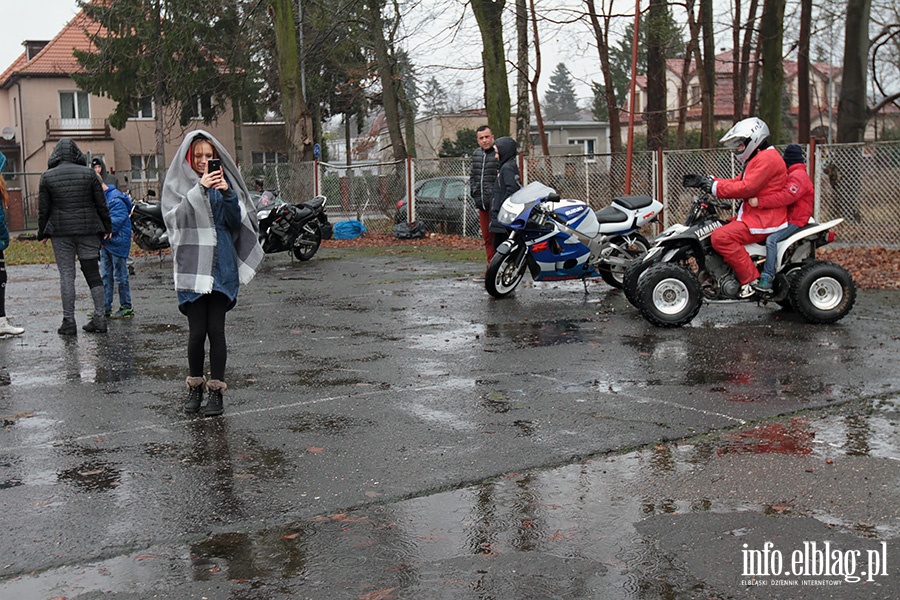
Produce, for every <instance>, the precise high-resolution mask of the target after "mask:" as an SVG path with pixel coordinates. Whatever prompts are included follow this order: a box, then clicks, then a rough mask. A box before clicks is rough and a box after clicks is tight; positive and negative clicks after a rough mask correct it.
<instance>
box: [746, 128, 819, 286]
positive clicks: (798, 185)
mask: <svg viewBox="0 0 900 600" xmlns="http://www.w3.org/2000/svg"><path fill="white" fill-rule="evenodd" d="M784 164H785V165H786V166H787V184H786V185H785V187H784V189H783V190H781V191H780V192H779V193H777V194H773V195H771V196H760V197H759V198H750V200H749V202H750V206H759V207H760V208H772V207H777V206H787V207H788V222H787V227H785V228H784V229H779V230H778V231H776V232H775V233H773V234H771V235H770V236H769V237H767V238H766V263H765V266H764V267H763V272H762V274H761V275H760V276H759V280H758V281H757V283H756V285H754V286H753V287H754V289H756V291H758V292H762V293H769V292H771V291H772V281H773V280H774V279H775V260H776V259H777V256H778V242H780V241H782V240H786V239H787V238H789V237H790V236H791V235H792V234H793V233H794V232H795V231H797V230H798V229H800V228H801V227H803V226H804V225H806V224H807V223H809V219H810V217H812V214H813V204H814V202H815V190H814V189H813V182H812V180H811V179H810V178H809V175H807V173H806V163H805V162H804V160H803V149H802V148H801V147H800V146H798V145H797V144H790V145H789V146H788V147H787V148H785V149H784Z"/></svg>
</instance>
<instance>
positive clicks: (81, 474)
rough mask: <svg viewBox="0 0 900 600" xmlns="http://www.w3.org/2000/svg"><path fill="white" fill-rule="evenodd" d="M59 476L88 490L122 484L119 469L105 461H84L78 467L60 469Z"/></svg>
mask: <svg viewBox="0 0 900 600" xmlns="http://www.w3.org/2000/svg"><path fill="white" fill-rule="evenodd" d="M58 478H59V480H60V481H62V482H65V483H71V484H72V485H73V486H74V487H75V488H76V489H79V490H82V491H86V492H102V491H106V490H111V489H114V488H115V487H117V486H119V485H121V482H120V481H119V470H118V469H117V468H116V467H114V466H113V465H111V464H109V463H107V462H104V461H88V462H84V463H82V464H80V465H78V466H77V467H73V468H71V469H66V470H64V471H60V472H59V474H58Z"/></svg>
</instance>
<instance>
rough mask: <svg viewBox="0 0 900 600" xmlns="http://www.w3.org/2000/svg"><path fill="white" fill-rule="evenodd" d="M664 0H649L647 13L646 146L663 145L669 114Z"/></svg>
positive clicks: (652, 148)
mask: <svg viewBox="0 0 900 600" xmlns="http://www.w3.org/2000/svg"><path fill="white" fill-rule="evenodd" d="M667 17H668V10H667V0H650V11H649V13H648V15H647V111H646V120H647V147H648V148H649V149H651V150H656V149H658V148H665V147H666V140H667V138H668V129H669V126H668V125H669V123H668V116H667V114H666V108H667V106H666V104H667V102H666V46H667V41H668V40H667V39H666V37H667V36H666V33H667V31H668V30H667V29H665V28H664V26H663V25H664V24H665V22H666V20H667Z"/></svg>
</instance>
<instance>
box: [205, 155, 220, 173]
mask: <svg viewBox="0 0 900 600" xmlns="http://www.w3.org/2000/svg"><path fill="white" fill-rule="evenodd" d="M221 170H222V161H221V160H220V159H218V158H211V159H209V160H208V161H206V172H207V173H215V172H216V171H221Z"/></svg>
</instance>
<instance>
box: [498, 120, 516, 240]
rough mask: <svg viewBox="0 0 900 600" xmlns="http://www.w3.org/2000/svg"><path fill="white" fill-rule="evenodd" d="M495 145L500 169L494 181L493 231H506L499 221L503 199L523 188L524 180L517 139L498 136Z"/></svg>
mask: <svg viewBox="0 0 900 600" xmlns="http://www.w3.org/2000/svg"><path fill="white" fill-rule="evenodd" d="M494 147H495V148H497V161H498V162H499V163H500V169H499V170H498V171H497V179H496V180H495V181H494V199H493V202H491V231H493V232H494V233H506V231H507V230H506V228H505V227H504V226H503V225H501V224H500V223H499V222H498V221H497V214H498V213H499V212H500V206H502V205H503V201H504V200H506V199H507V198H509V197H510V196H512V195H513V194H514V193H516V192H518V191H519V190H520V189H521V188H522V182H521V181H520V180H519V164H518V162H516V156H517V155H518V147H517V145H516V140H514V139H512V138H511V137H502V138H497V140H496V141H495V142H494Z"/></svg>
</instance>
